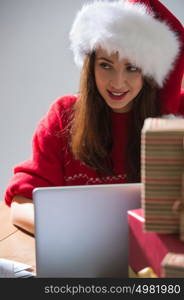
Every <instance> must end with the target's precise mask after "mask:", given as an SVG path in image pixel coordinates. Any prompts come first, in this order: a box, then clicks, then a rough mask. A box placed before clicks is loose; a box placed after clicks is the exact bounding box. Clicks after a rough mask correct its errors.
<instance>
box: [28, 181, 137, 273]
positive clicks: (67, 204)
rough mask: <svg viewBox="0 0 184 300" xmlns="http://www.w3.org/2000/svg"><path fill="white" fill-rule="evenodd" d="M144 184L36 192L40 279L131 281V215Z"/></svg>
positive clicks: (61, 188)
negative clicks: (128, 215)
mask: <svg viewBox="0 0 184 300" xmlns="http://www.w3.org/2000/svg"><path fill="white" fill-rule="evenodd" d="M141 186H142V185H141V183H135V184H108V185H88V186H87V185H86V186H72V187H71V186H70V187H50V188H36V189H34V191H33V200H34V209H35V241H36V276H38V277H65V278H69V277H70V278H71V277H91V278H94V277H95V278H96V277H113V278H117V277H128V222H127V210H129V209H135V208H139V207H140V205H141V200H140V198H141Z"/></svg>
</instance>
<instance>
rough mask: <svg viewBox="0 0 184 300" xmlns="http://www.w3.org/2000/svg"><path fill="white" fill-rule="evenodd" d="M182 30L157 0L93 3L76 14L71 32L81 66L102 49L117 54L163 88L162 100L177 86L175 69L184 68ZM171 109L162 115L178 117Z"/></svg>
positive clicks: (74, 51)
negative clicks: (91, 54) (174, 78)
mask: <svg viewBox="0 0 184 300" xmlns="http://www.w3.org/2000/svg"><path fill="white" fill-rule="evenodd" d="M181 27H182V26H181V24H180V23H179V21H178V20H177V19H176V18H175V17H174V16H173V15H172V14H171V13H170V12H169V11H168V10H167V9H166V8H165V7H164V6H163V5H162V4H161V3H160V2H159V1H157V0H153V1H151V0H145V1H143V0H142V1H141V0H139V1H138V0H129V1H123V0H121V1H113V2H109V1H93V2H92V3H88V4H85V5H84V6H83V7H82V9H81V10H80V11H79V12H78V13H77V16H76V18H75V20H74V23H73V25H72V28H71V31H70V40H71V49H72V50H73V53H74V60H75V62H76V64H77V65H79V66H82V64H83V61H84V57H85V55H86V54H89V53H91V52H93V51H94V50H95V49H97V48H98V47H99V46H101V47H102V48H104V49H105V50H106V51H107V53H109V54H111V53H113V52H116V51H118V52H119V56H120V58H127V59H129V60H130V61H131V62H132V63H134V64H136V66H137V67H139V68H141V70H142V73H143V75H144V76H148V77H150V78H153V79H154V80H155V82H156V83H157V84H158V86H159V87H160V88H162V89H161V90H160V97H161V98H162V90H163V89H164V93H165V88H166V86H167V85H168V83H170V84H171V85H172V86H173V87H174V84H176V81H175V83H174V82H171V79H170V78H173V76H175V75H176V76H177V71H176V69H177V68H178V67H179V68H181V67H180V63H181V58H180V56H181V49H182V46H183V37H182V38H181V37H180V36H179V34H178V31H180V35H181V31H182V30H181ZM182 34H183V33H182ZM182 65H183V63H182ZM171 74H174V75H172V76H171ZM172 80H173V79H172ZM177 85H178V81H177ZM171 90H172V89H171ZM169 93H170V92H169ZM164 97H165V94H164ZM171 97H173V94H172V93H171ZM166 98H167V97H166ZM164 101H165V100H164ZM166 102H167V101H166ZM176 102H177V100H176ZM168 108H169V109H168V111H167V109H166V110H162V112H163V113H171V112H172V113H175V110H176V107H175V108H174V109H173V107H172V109H171V107H169V106H168ZM170 109H171V110H172V111H169V110H170Z"/></svg>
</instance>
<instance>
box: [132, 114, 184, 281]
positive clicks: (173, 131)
mask: <svg viewBox="0 0 184 300" xmlns="http://www.w3.org/2000/svg"><path fill="white" fill-rule="evenodd" d="M183 174H184V119H182V118H148V119H146V120H145V123H144V126H143V129H142V135H141V181H142V183H143V186H142V195H141V199H142V208H141V209H140V210H134V211H129V212H128V219H129V231H130V249H129V253H130V255H129V258H130V259H129V260H130V267H131V268H132V269H133V270H134V271H136V272H138V271H140V270H141V269H143V268H145V267H148V266H149V267H151V268H152V270H153V271H154V272H155V273H156V274H157V275H158V277H172V276H171V275H172V274H173V277H176V275H177V276H179V277H184V272H183V271H181V270H180V271H178V272H176V270H178V266H176V261H178V260H179V258H178V260H177V259H176V257H178V255H180V262H181V261H182V259H183V265H184V255H182V254H184V242H183V241H184V234H183V231H184V223H183V222H184V217H183V210H182V205H183V198H184V197H183V190H184V188H183V179H184V175H183ZM135 224H136V226H137V227H136V226H135ZM170 254H171V255H172V259H171V258H170V260H169V262H170V263H169V264H168V256H167V255H170ZM173 256H174V257H175V259H174V258H173ZM169 257H170V256H169ZM164 258H165V260H164ZM136 260H139V262H136ZM181 265H182V264H181ZM172 269H173V273H172ZM168 270H169V272H168ZM182 272H183V273H182Z"/></svg>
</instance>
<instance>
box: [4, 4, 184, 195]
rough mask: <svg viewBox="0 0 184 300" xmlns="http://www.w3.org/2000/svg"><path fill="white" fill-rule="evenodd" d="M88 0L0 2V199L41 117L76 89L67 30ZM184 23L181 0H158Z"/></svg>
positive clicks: (24, 156)
mask: <svg viewBox="0 0 184 300" xmlns="http://www.w3.org/2000/svg"><path fill="white" fill-rule="evenodd" d="M90 1H91V0H15V1H13V0H0V103H1V109H0V140H1V144H0V199H1V200H2V199H3V195H4V192H5V189H6V186H7V184H8V181H9V179H10V177H11V176H12V170H13V167H14V166H15V165H16V164H17V163H19V162H20V161H23V160H25V159H27V158H28V157H29V156H30V154H31V139H32V134H33V132H34V129H35V127H36V125H37V122H38V121H39V119H40V118H41V117H42V116H43V115H44V114H45V113H46V111H47V110H48V108H49V106H50V104H51V103H52V102H53V101H54V100H55V99H56V98H57V97H59V96H62V95H65V94H71V93H75V92H76V91H77V90H78V83H79V70H78V69H77V67H76V66H75V65H74V62H73V56H72V53H71V51H70V50H69V41H68V33H69V30H70V27H71V24H72V21H73V18H74V16H75V14H76V11H77V10H78V9H79V8H80V7H81V5H82V4H84V3H85V2H90ZM161 2H162V3H164V4H165V5H166V6H167V7H168V8H169V9H170V10H171V11H172V12H174V13H175V15H176V16H177V17H178V18H179V19H180V21H181V22H182V23H183V22H184V1H183V0H174V1H173V0H162V1H161Z"/></svg>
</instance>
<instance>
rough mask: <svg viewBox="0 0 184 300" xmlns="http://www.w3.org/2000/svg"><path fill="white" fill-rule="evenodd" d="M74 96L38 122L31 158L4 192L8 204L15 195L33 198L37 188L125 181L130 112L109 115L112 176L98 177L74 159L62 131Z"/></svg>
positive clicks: (57, 105) (18, 168)
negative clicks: (110, 117) (111, 137)
mask: <svg viewBox="0 0 184 300" xmlns="http://www.w3.org/2000/svg"><path fill="white" fill-rule="evenodd" d="M76 99H77V98H76V96H65V97H62V98H60V99H58V100H56V101H55V102H54V103H53V104H52V105H51V107H50V109H49V111H48V113H47V114H46V116H45V117H44V118H43V119H42V120H41V121H40V122H39V124H38V126H37V129H36V131H35V133H34V136H33V141H32V156H31V158H30V159H28V160H26V161H24V162H22V163H20V164H19V165H18V166H16V167H15V168H14V176H13V177H12V178H11V180H10V182H9V185H8V187H7V190H6V193H5V201H6V204H7V205H11V201H12V198H13V197H14V196H15V195H22V196H24V197H27V198H30V199H31V198H32V191H33V189H34V188H36V187H49V186H65V185H91V184H111V183H124V182H126V171H127V162H126V153H125V151H126V150H127V142H128V136H129V133H130V130H131V124H132V122H131V118H132V113H131V112H128V113H123V114H118V113H115V112H112V133H113V149H112V160H113V165H114V171H115V175H114V176H103V177H99V176H98V175H97V173H96V172H95V170H93V169H92V168H90V167H88V166H86V165H85V164H83V163H81V162H80V161H78V160H75V159H74V157H73V155H72V153H71V152H70V149H69V147H68V143H67V138H66V136H64V135H63V134H61V131H62V130H63V128H66V125H67V122H68V119H69V114H70V113H71V109H72V105H73V104H74V102H75V101H76Z"/></svg>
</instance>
